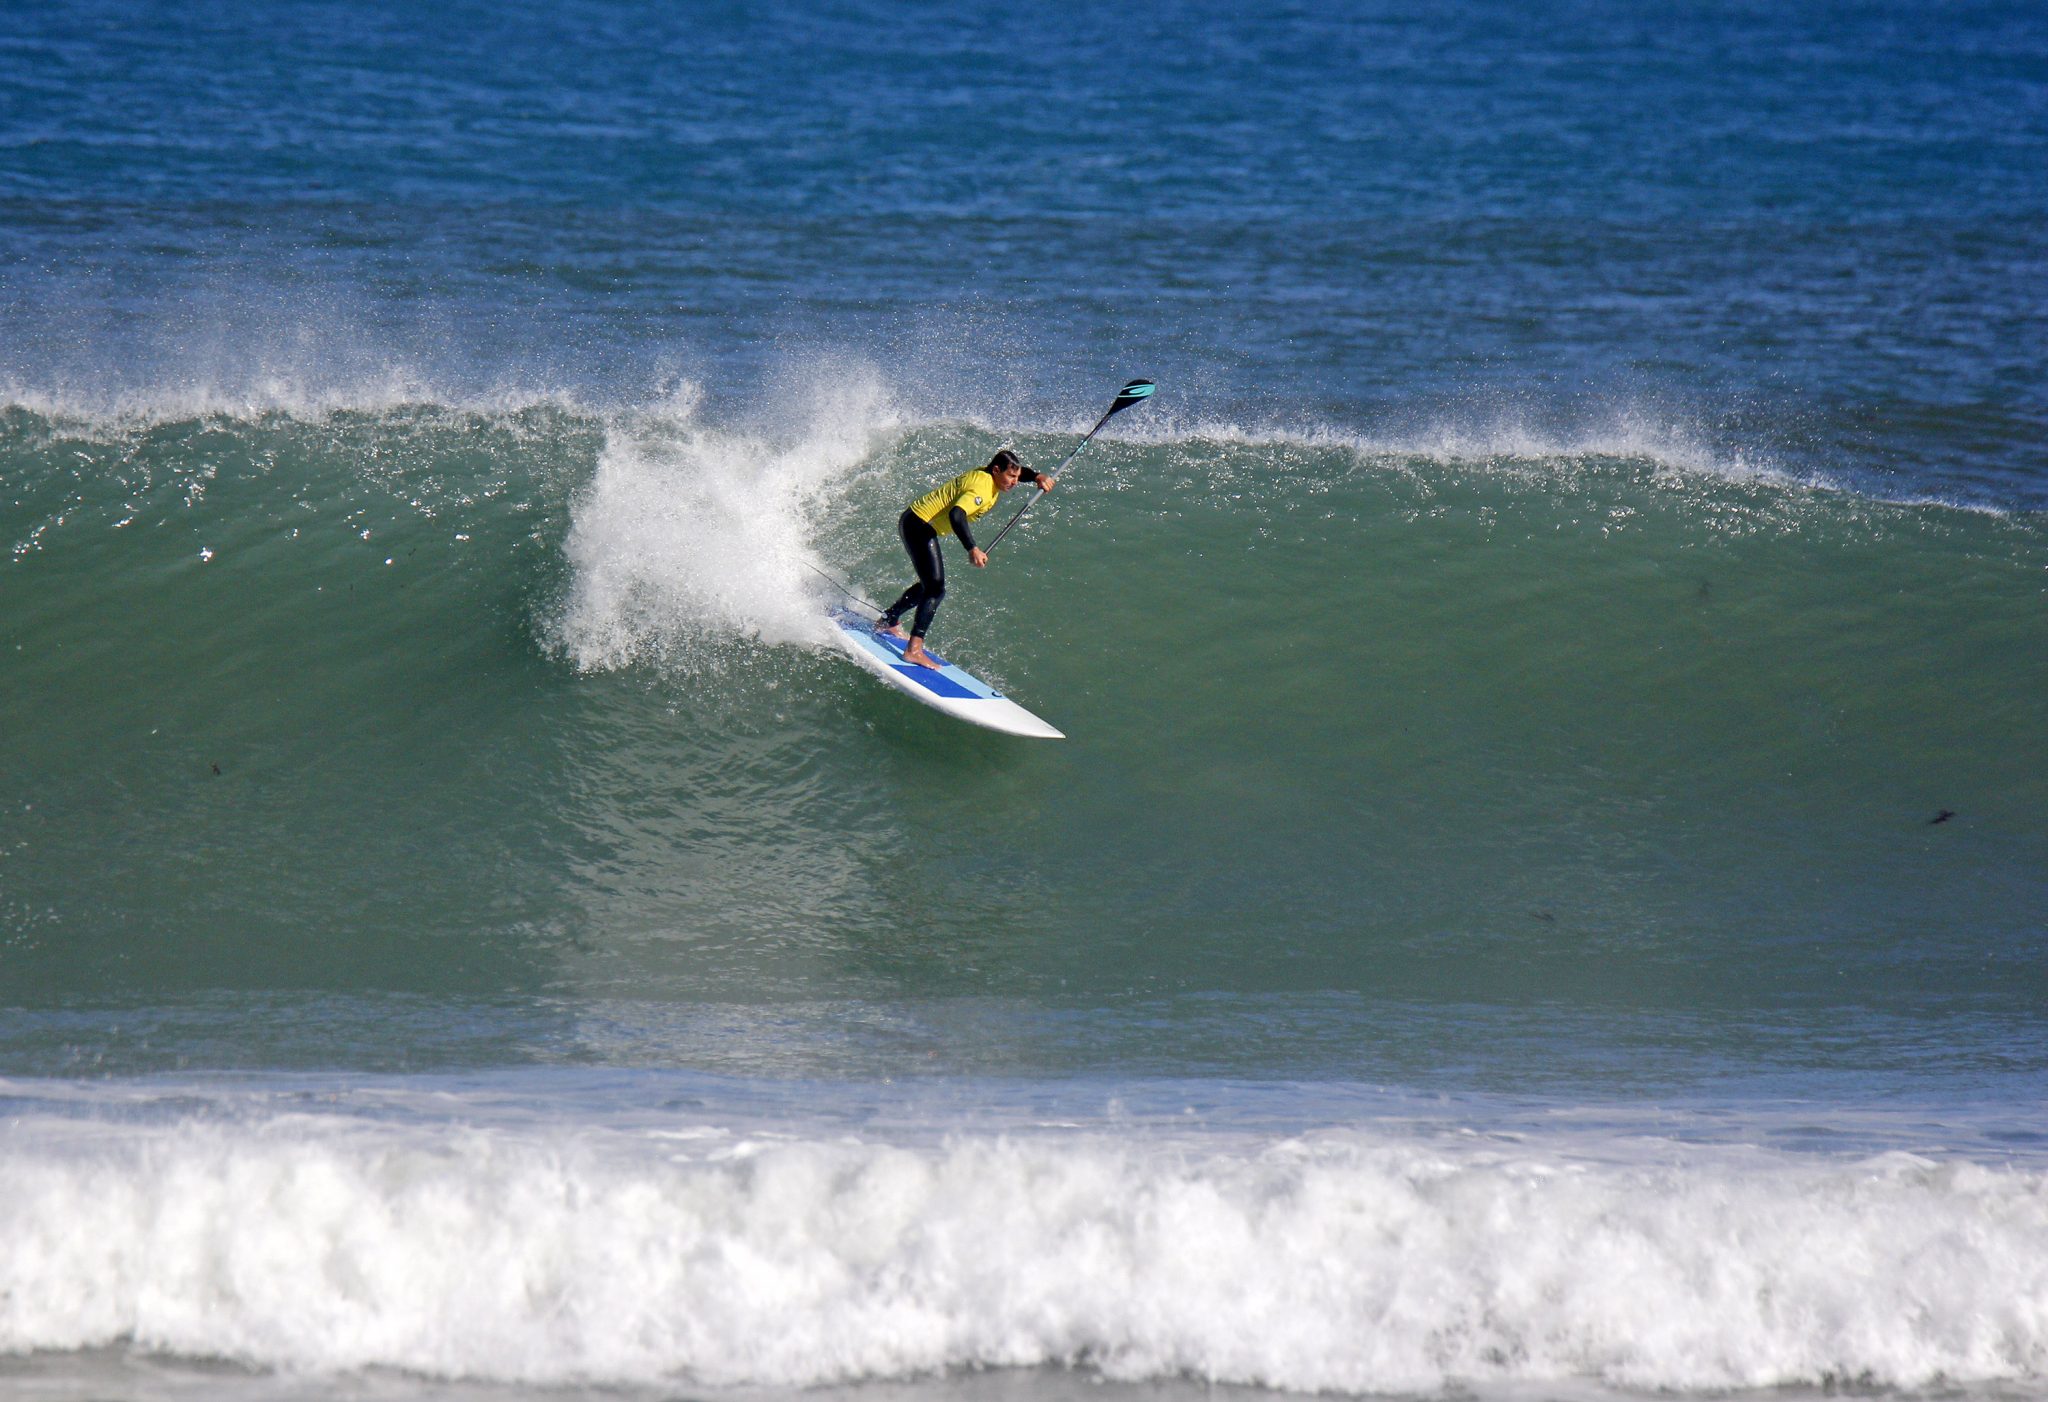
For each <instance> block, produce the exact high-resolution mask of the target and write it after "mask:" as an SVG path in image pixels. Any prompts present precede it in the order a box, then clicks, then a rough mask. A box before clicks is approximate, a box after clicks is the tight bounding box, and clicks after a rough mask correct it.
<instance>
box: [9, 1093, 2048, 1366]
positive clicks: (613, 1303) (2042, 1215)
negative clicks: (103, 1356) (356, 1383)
mask: <svg viewBox="0 0 2048 1402" xmlns="http://www.w3.org/2000/svg"><path fill="white" fill-rule="evenodd" d="M476 1108H477V1107H475V1106H467V1107H466V1106H465V1105H464V1104H463V1103H462V1102H461V1101H460V1100H459V1099H455V1100H450V1101H449V1103H448V1105H447V1107H446V1108H445V1109H444V1111H443V1113H444V1114H446V1115H449V1116H455V1117H464V1118H465V1119H466V1118H467V1117H466V1116H464V1112H465V1109H468V1110H475V1109H476ZM485 1119H486V1121H487V1122H488V1117H487V1116H486V1117H485ZM1584 1150H1585V1146H1584V1145H1583V1144H1581V1143H1576V1142H1572V1141H1569V1140H1563V1139H1561V1140H1559V1141H1557V1142H1555V1143H1549V1144H1547V1145H1546V1143H1545V1142H1544V1141H1542V1140H1541V1139H1540V1138H1537V1139H1532V1138H1527V1137H1524V1138H1522V1139H1520V1140H1519V1141H1517V1140H1515V1139H1514V1138H1512V1137H1511V1138H1507V1139H1503V1138H1501V1137H1498V1136H1490V1135H1470V1136H1456V1135H1452V1136H1435V1137H1431V1136H1417V1135H1414V1134H1403V1133H1399V1132H1384V1133H1383V1132H1372V1133H1368V1132H1363V1131H1350V1132H1324V1133H1319V1134H1315V1135H1311V1136H1307V1137H1297V1138H1282V1139H1259V1138H1254V1137H1248V1136H1244V1135H1224V1134H1213V1135H1209V1136H1206V1137H1205V1136H1204V1135H1202V1134H1198V1133H1196V1134H1190V1133H1181V1134H1173V1135H1168V1134H1166V1133H1165V1132H1164V1131H1161V1130H1158V1129H1156V1128H1154V1129H1144V1130H1132V1129H1131V1128H1130V1127H1128V1126H1126V1127H1123V1128H1122V1129H1120V1130H1115V1129H1113V1127H1111V1126H1108V1125H1105V1124H1101V1123H1098V1124H1096V1125H1094V1126H1093V1127H1090V1128H1083V1129H1068V1130H1051V1129H1043V1128H1036V1129H1034V1128H1029V1127H1021V1126H1020V1127H1019V1128H1017V1129H1015V1130H1013V1131H1011V1132H1009V1133H995V1132H980V1131H978V1132H975V1133H972V1134H964V1135H955V1136H953V1137H950V1138H935V1137H930V1136H927V1137H924V1138H922V1139H919V1138H915V1137H912V1138H904V1137H901V1136H898V1137H897V1139H896V1141H895V1142H881V1141H878V1140H876V1139H873V1138H863V1137H858V1136H856V1135H854V1134H850V1133H848V1132H847V1130H846V1128H845V1127H844V1126H843V1125H842V1126H838V1127H836V1128H833V1129H831V1130H830V1131H829V1133H825V1134H805V1133H802V1132H800V1131H799V1132H785V1133H765V1132H762V1131H761V1130H760V1129H758V1128H752V1129H750V1128H747V1127H745V1126H741V1125H736V1124H734V1123H732V1122H726V1123H719V1122H717V1121H715V1120H713V1121H703V1122H700V1121H698V1120H693V1119H687V1118H685V1119H678V1120H676V1121H674V1122H672V1123H670V1122H664V1123H662V1124H660V1125H658V1126H650V1125H641V1126H638V1127H632V1128H628V1127H623V1126H619V1125H609V1126H606V1127H598V1126H594V1125H589V1124H586V1125H584V1126H582V1127H581V1128H577V1129H566V1128H562V1127H559V1125H557V1126H556V1127H553V1128H550V1127H547V1122H546V1121H545V1120H535V1121H531V1122H511V1123H505V1122H498V1123H487V1125H479V1124H477V1123H476V1122H475V1121H474V1120H469V1121H468V1122H467V1123H461V1122H454V1121H443V1122H441V1123H438V1124H435V1123H428V1122H423V1121H420V1120H417V1119H415V1120H408V1121H394V1120H393V1119H391V1118H390V1117H388V1116H384V1117H379V1118H377V1119H374V1120H373V1119H368V1118H361V1117H358V1116H356V1115H352V1114H342V1113H330V1114H307V1113H283V1114H280V1113H277V1112H276V1111H275V1110H274V1109H273V1110H271V1111H267V1112H265V1113H263V1114H260V1115H256V1114H250V1113H247V1112H246V1111H245V1112H243V1113H240V1114H236V1115H230V1116H228V1117H225V1118H223V1117H221V1116H220V1115H219V1114H218V1112H215V1113H213V1114H209V1115H207V1116H205V1117H203V1118H185V1119H179V1118H176V1117H174V1116H173V1117H161V1116H160V1117H157V1118H154V1119H151V1118H149V1117H145V1118H144V1119H143V1120H137V1119H135V1118H133V1117H132V1116H129V1115H126V1114H124V1115H123V1116H120V1117H115V1118H96V1117H92V1116H86V1117H81V1116H79V1115H78V1114H77V1113H76V1112H75V1111H74V1112H70V1113H64V1114H52V1113H49V1112H47V1111H44V1112H39V1113H30V1114H26V1115H16V1116H15V1117H14V1118H13V1119H11V1120H10V1121H9V1122H8V1124H7V1126H6V1128H5V1129H4V1131H0V1240H4V1241H5V1242H6V1249H5V1250H4V1252H0V1348H5V1349H9V1350H31V1349H53V1350H64V1349H80V1348H89V1347H96V1346H102V1345H107V1344H111V1343H115V1342H123V1341H125V1342H129V1343H131V1344H133V1345H136V1346H139V1347H142V1348H146V1349H152V1350H163V1351H169V1352H175V1353H179V1354H187V1355H199V1356H209V1357H224V1358H231V1359H237V1360H242V1361H245V1362H248V1363H251V1364H256V1365H261V1366H269V1367H278V1368H291V1369H315V1370H328V1369H347V1368H357V1367H362V1366H369V1365H387V1366H390V1367H395V1368H402V1369H406V1370H411V1371H415V1372H419V1373H424V1374H430V1375H436V1376H443V1377H460V1378H474V1379H499V1380H507V1381H518V1382H529V1383H553V1382H573V1381H583V1382H600V1383H638V1382H656V1381H667V1382H674V1381H677V1380H683V1381H689V1382H694V1383H699V1384H738V1383H761V1384H814V1383H826V1382H832V1381H842V1380H853V1379H877V1378H903V1377H909V1376H915V1375H921V1374H928V1373H931V1372H933V1371H935V1370H942V1369H948V1368H974V1367H1003V1366H1013V1365H1015V1366H1027V1365H1039V1364H1067V1365H1078V1366H1084V1367H1088V1368H1092V1369H1094V1370H1097V1371H1099V1372H1100V1373H1101V1374H1103V1375H1105V1376H1108V1377H1111V1378H1119V1379H1144V1378H1157V1377H1168V1376H1179V1377H1194V1378H1198V1379H1208V1380H1217V1381H1229V1382H1237V1383H1247V1384H1256V1385H1266V1386H1273V1387H1284V1388H1312V1389H1331V1390H1338V1391H1344V1392H1381V1391H1431V1390H1436V1389H1440V1388H1443V1387H1446V1386H1452V1385H1460V1384H1462V1385H1471V1386H1477V1387H1479V1388H1482V1389H1484V1388H1486V1387H1488V1386H1489V1385H1499V1386H1512V1385H1523V1384H1527V1383H1530V1382H1543V1381H1562V1380H1566V1379H1590V1380H1597V1381H1599V1382H1603V1383H1606V1384H1610V1385H1621V1386H1628V1387H1636V1388H1669V1389H1681V1390H1692V1389H1714V1388H1730V1387H1767V1386H1773V1385H1778V1384H1786V1383H1797V1382H1805V1383H1817V1382H1822V1381H1825V1380H1830V1379H1833V1380H1842V1379H1856V1380H1862V1381H1865V1382H1870V1383H1880V1384H1898V1385H1909V1386H1910V1385H1925V1384H1928V1383H1931V1382H1934V1381H1936V1380H1938V1379H1949V1380H2001V1379H2002V1380H2019V1381H2025V1382H2035V1381H2039V1380H2041V1379H2042V1378H2043V1377H2044V1376H2048V1178H2044V1176H2043V1175H2042V1174H2041V1173H2039V1172H2037V1171H2031V1170H2025V1169H2018V1168H1987V1167H1982V1166H1976V1165H1973V1164H1970V1163H1953V1162H1952V1163H1940V1162H1934V1161H1931V1160H1929V1159H1926V1158H1922V1157H1917V1156H1914V1155H1910V1154H1903V1153H1890V1154H1885V1155H1882V1156H1879V1157H1874V1158H1863V1159H1854V1160H1851V1159H1840V1158H1835V1159H1824V1158H1813V1157H1804V1156H1797V1155H1790V1154H1781V1153H1771V1152H1765V1151H1762V1150H1757V1149H1742V1148H1740V1147H1737V1146H1724V1147H1720V1148H1713V1149H1708V1148H1703V1147H1700V1146H1696V1145H1695V1146H1681V1145H1678V1144H1676V1143H1672V1142H1669V1141H1659V1143H1658V1144H1657V1145H1655V1146H1653V1147H1651V1148H1649V1149H1644V1148H1643V1147H1642V1146H1640V1145H1638V1146H1636V1147H1635V1148H1634V1149H1632V1150H1631V1151H1630V1152H1627V1153H1621V1154H1614V1155H1601V1154H1597V1153H1595V1154H1588V1153H1586V1152H1585V1151H1584Z"/></svg>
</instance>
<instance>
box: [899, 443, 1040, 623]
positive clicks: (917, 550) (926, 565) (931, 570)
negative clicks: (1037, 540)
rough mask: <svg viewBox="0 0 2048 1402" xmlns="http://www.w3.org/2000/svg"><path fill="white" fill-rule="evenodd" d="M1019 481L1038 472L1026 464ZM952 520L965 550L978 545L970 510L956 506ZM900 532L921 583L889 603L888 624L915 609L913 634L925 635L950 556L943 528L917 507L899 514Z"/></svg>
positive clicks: (1032, 479) (1030, 478) (949, 517)
mask: <svg viewBox="0 0 2048 1402" xmlns="http://www.w3.org/2000/svg"><path fill="white" fill-rule="evenodd" d="M1017 480H1018V481H1019V482H1036V481H1037V480H1038V474H1037V473H1036V472H1033V471H1032V470H1031V469H1030V468H1028V467H1027V468H1025V469H1024V470H1023V472H1021V473H1019V474H1018V477H1017ZM946 519H947V520H948V521H950V522H951V523H952V526H953V534H954V535H956V536H958V537H960V546H961V548H962V549H963V550H967V551H970V552H971V551H972V550H973V549H974V532H973V531H972V530H970V529H969V528H968V524H967V513H966V512H965V511H962V510H961V509H960V508H959V507H957V506H956V507H954V508H953V509H952V510H951V511H949V512H947V513H946ZM896 531H897V534H899V535H901V536H902V537H903V549H904V552H905V553H906V554H908V555H909V556H910V567H911V568H912V569H914V570H916V571H917V583H915V584H913V585H911V586H910V587H909V588H908V589H906V590H904V591H903V596H902V597H901V598H899V599H898V600H897V601H896V602H895V603H893V604H891V605H889V610H888V612H886V613H884V614H883V615H882V624H883V626H884V627H890V628H893V627H895V626H896V620H897V619H899V618H901V617H903V615H904V614H906V613H908V612H909V611H910V610H911V609H916V610H917V616H916V617H915V618H913V619H912V620H911V623H910V636H911V637H913V638H921V637H923V636H924V635H925V630H927V629H928V628H930V627H931V626H932V615H934V614H936V613H937V612H938V611H939V600H941V599H943V598H945V597H946V557H945V556H944V555H943V554H942V553H941V552H940V550H939V532H938V529H937V527H935V526H933V525H932V523H931V522H929V521H927V520H925V519H924V517H922V516H920V515H918V514H917V513H916V512H915V511H911V510H908V509H905V511H904V513H903V514H902V515H901V516H898V517H897V518H896Z"/></svg>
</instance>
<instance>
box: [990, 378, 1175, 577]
mask: <svg viewBox="0 0 2048 1402" xmlns="http://www.w3.org/2000/svg"><path fill="white" fill-rule="evenodd" d="M1152 390H1153V384H1152V382H1151V381H1150V380H1132V381H1131V382H1130V383H1129V384H1127V385H1125V386H1124V387H1123V388H1122V389H1121V390H1118V391H1117V396H1116V401H1115V402H1114V403H1112V404H1111V405H1110V406H1109V408H1107V409H1105V410H1104V411H1103V414H1102V417H1101V418H1099V419H1097V420H1096V421H1095V427H1094V428H1091V429H1089V430H1088V433H1087V435H1086V437H1084V438H1082V440H1081V441H1080V442H1079V443H1076V444H1075V445H1074V451H1073V452H1071V453H1069V454H1067V455H1066V456H1065V457H1064V458H1062V459H1060V465H1059V466H1058V467H1056V468H1054V469H1053V470H1052V471H1051V472H1049V473H1047V474H1045V475H1046V476H1048V477H1057V476H1059V475H1060V474H1061V473H1063V472H1065V471H1066V470H1067V464H1068V463H1070V462H1072V461H1073V460H1074V459H1075V458H1077V457H1079V456H1080V455H1081V450H1082V449H1083V448H1085V447H1087V446H1088V439H1090V438H1093V437H1094V436H1095V435H1096V434H1098V433H1100V432H1101V431H1102V426H1103V425H1104V424H1106V423H1108V422H1109V420H1110V416H1111V415H1113V414H1117V413H1121V412H1122V411H1123V410H1125V409H1128V408H1130V407H1131V406H1132V405H1133V404H1143V403H1144V402H1145V401H1146V400H1148V399H1150V398H1151V397H1152ZM1044 495H1045V493H1044V492H1033V493H1032V494H1031V501H1027V502H1025V503H1024V504H1023V505H1022V506H1020V507H1018V508H1017V514H1016V515H1015V516H1012V517H1011V518H1010V519H1009V520H1007V521H1005V522H1004V523H1003V528H1002V529H1001V530H999V531H997V532H996V538H995V539H994V540H992V541H990V542H989V543H988V544H987V545H985V546H983V547H982V553H983V554H987V553H988V552H989V551H992V550H994V549H995V548H996V546H998V545H1000V544H1001V543H1002V539H1003V537H1004V536H1006V535H1008V534H1009V533H1010V527H1012V526H1014V525H1016V524H1017V523H1018V522H1019V521H1021V520H1023V519H1024V513H1025V512H1027V511H1029V510H1030V509H1031V502H1033V501H1037V500H1038V499H1039V498H1040V497H1042V496H1044Z"/></svg>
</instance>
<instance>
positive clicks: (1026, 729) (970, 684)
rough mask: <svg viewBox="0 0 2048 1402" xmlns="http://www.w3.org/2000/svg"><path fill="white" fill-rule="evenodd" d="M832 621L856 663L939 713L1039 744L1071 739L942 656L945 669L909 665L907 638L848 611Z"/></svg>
mask: <svg viewBox="0 0 2048 1402" xmlns="http://www.w3.org/2000/svg"><path fill="white" fill-rule="evenodd" d="M830 616H831V619H832V625H833V631H834V632H836V633H837V634H838V635H839V643H840V646H842V647H844V648H845V649H846V651H847V652H848V653H849V654H850V655H851V656H852V658H853V660H854V661H856V662H858V663H860V665H861V666H863V667H865V668H867V669H868V670H869V671H870V672H873V673H874V674H875V675H876V676H878V677H880V678H881V679H882V680H883V681H885V682H887V683H889V685H891V686H893V687H895V688H896V689H897V690H898V691H901V692H903V693H904V694H906V695H908V696H911V697H914V698H915V699H917V700H919V701H922V702H924V704H925V705H927V706H930V707H931V708H932V709H933V710H935V711H944V712H945V713H946V714H947V715H949V716H952V717H953V718H954V719H956V720H964V721H966V722H968V723H969V724H970V725H980V726H986V727H987V728H988V729H990V730H1000V731H1002V732H1003V733H1004V734H1005V735H1027V736H1030V737H1031V738H1033V739H1036V740H1064V739H1066V738H1067V737H1066V736H1064V735H1062V734H1060V733H1059V732H1058V731H1057V730H1054V729H1053V728H1052V727H1051V726H1049V725H1047V724H1046V723H1045V722H1044V721H1042V720H1040V719H1039V718H1038V717H1037V716H1034V715H1032V714H1031V712H1029V711H1027V710H1025V709H1024V708H1023V707H1022V706H1020V705H1018V704H1017V703H1016V702H1015V701H1012V700H1011V699H1010V698H1009V697H1007V696H1005V695H1003V694H1002V693H1001V692H1000V691H997V690H996V689H995V688H994V687H992V686H990V685H989V684H988V683H987V682H985V681H983V680H982V679H981V678H980V677H977V676H975V675H974V674H973V673H972V672H969V671H967V670H966V669H965V668H962V667H955V666H954V665H953V664H952V663H950V662H948V661H946V660H945V659H944V658H942V657H940V656H939V655H938V654H937V653H932V654H931V657H932V660H933V661H934V662H937V663H938V664H939V665H938V666H937V667H920V666H919V665H918V664H917V663H915V662H905V661H904V660H903V647H904V642H903V639H901V638H891V637H887V636H883V635H878V634H877V633H876V632H875V625H874V622H873V620H871V619H866V618H863V617H861V616H860V615H859V614H857V613H854V612H853V611H852V610H850V609H843V608H835V609H833V610H832V611H831V615H830Z"/></svg>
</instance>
